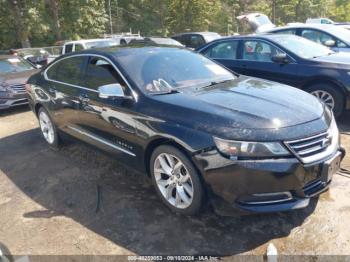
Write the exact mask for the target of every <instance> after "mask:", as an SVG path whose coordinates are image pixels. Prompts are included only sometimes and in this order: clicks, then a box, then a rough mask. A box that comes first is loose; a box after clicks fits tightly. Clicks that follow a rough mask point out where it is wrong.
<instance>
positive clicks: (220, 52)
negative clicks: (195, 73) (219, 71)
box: [204, 41, 238, 59]
mask: <svg viewBox="0 0 350 262" xmlns="http://www.w3.org/2000/svg"><path fill="white" fill-rule="evenodd" d="M237 46H238V41H229V42H221V43H218V44H216V45H214V46H212V47H210V48H209V49H207V50H206V51H205V53H204V54H205V55H206V56H208V57H210V58H214V59H236V58H237Z"/></svg>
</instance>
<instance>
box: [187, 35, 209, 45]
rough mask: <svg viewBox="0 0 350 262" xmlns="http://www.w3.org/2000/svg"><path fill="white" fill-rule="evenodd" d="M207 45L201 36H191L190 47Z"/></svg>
mask: <svg viewBox="0 0 350 262" xmlns="http://www.w3.org/2000/svg"><path fill="white" fill-rule="evenodd" d="M204 44H205V40H204V38H203V37H202V36H200V35H191V38H190V44H189V45H188V46H189V47H192V48H197V47H200V46H201V45H204Z"/></svg>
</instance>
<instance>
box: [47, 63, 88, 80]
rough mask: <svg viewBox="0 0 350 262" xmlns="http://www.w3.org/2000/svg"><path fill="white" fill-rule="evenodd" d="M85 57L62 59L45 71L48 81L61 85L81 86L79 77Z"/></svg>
mask: <svg viewBox="0 0 350 262" xmlns="http://www.w3.org/2000/svg"><path fill="white" fill-rule="evenodd" d="M84 59H85V57H83V56H76V57H70V58H65V59H62V60H61V61H58V62H57V63H55V64H54V65H53V66H51V67H50V68H49V69H48V70H47V76H48V78H49V79H52V80H56V81H60V82H63V83H68V84H73V85H82V80H81V75H82V66H83V62H84Z"/></svg>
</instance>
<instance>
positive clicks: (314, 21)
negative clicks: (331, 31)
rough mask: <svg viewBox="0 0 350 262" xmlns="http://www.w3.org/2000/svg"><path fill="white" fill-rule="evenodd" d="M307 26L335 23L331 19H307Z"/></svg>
mask: <svg viewBox="0 0 350 262" xmlns="http://www.w3.org/2000/svg"><path fill="white" fill-rule="evenodd" d="M305 23H306V24H328V25H333V24H335V22H334V21H333V20H331V19H329V18H324V17H323V18H308V19H306V22H305Z"/></svg>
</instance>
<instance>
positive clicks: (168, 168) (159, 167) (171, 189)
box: [150, 145, 204, 215]
mask: <svg viewBox="0 0 350 262" xmlns="http://www.w3.org/2000/svg"><path fill="white" fill-rule="evenodd" d="M150 172H151V176H152V181H153V185H154V187H155V189H156V191H157V193H158V195H159V197H160V198H161V199H162V201H163V202H164V203H165V205H167V206H168V207H169V208H170V209H171V210H173V211H175V212H177V213H181V214H185V215H195V214H197V213H199V212H200V210H201V208H202V206H203V202H204V190H203V186H202V183H201V180H200V178H199V174H198V172H197V170H196V168H195V167H194V166H193V164H192V163H191V161H190V160H189V159H188V157H187V156H186V155H185V154H183V153H182V152H181V151H180V150H178V149H177V148H175V147H173V146H167V145H164V146H159V147H158V148H156V149H155V150H154V152H153V153H152V156H151V160H150Z"/></svg>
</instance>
